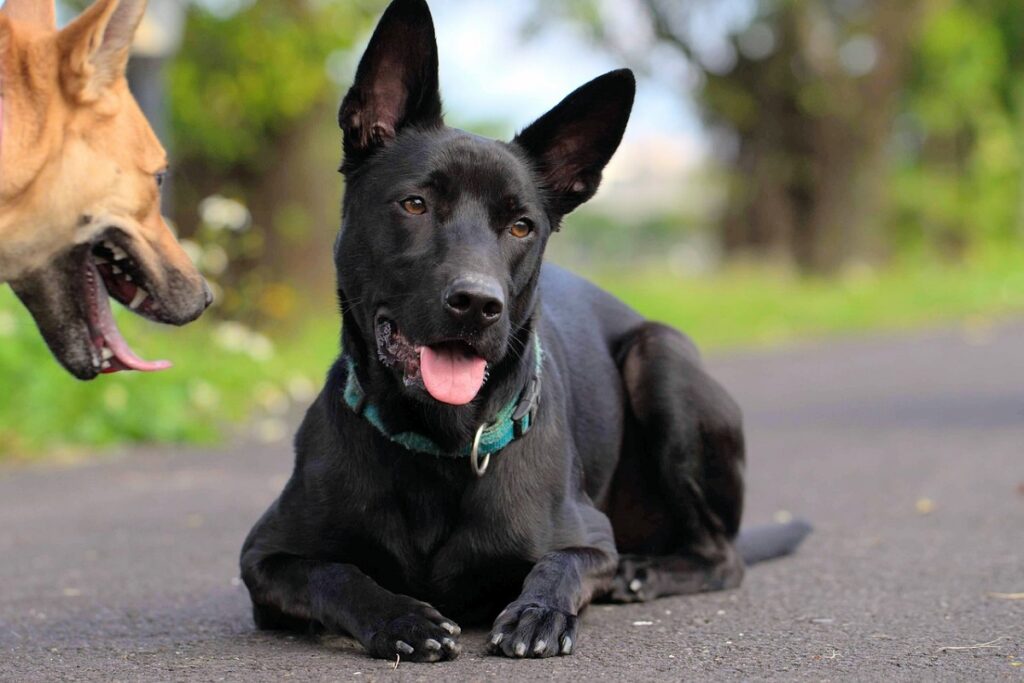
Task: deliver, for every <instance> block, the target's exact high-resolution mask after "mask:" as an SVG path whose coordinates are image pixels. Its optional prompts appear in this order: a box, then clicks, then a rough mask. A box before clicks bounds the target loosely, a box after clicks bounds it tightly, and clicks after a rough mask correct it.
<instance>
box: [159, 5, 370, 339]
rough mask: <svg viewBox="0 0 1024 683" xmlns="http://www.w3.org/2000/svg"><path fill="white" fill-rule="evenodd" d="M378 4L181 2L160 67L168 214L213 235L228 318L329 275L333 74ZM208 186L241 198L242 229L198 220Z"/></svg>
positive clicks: (293, 294) (266, 311) (257, 315)
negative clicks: (179, 30)
mask: <svg viewBox="0 0 1024 683" xmlns="http://www.w3.org/2000/svg"><path fill="white" fill-rule="evenodd" d="M383 4H384V0H355V1H354V0H259V1H258V2H252V1H241V2H213V1H212V0H202V2H195V3H193V5H192V7H191V8H190V10H189V15H188V19H187V23H186V27H185V40H184V44H183V45H182V49H181V51H180V53H179V54H178V56H177V58H176V59H175V60H174V62H173V63H172V65H171V68H170V77H169V82H170V98H171V127H172V139H173V141H174V157H175V158H174V160H173V162H172V163H173V168H174V175H175V179H176V186H175V188H176V195H175V203H176V207H175V208H176V210H175V216H176V217H177V218H178V220H179V223H180V225H181V229H182V233H183V234H184V235H186V236H195V235H197V234H199V236H200V238H201V239H200V241H201V242H208V241H215V242H217V248H216V250H215V251H214V258H213V259H212V261H213V265H214V266H215V267H214V268H213V270H219V271H222V272H220V273H211V274H213V275H216V276H218V278H217V279H219V280H220V283H221V285H222V288H223V290H224V292H223V295H222V296H221V297H220V302H221V307H222V311H224V312H225V313H227V314H229V315H231V316H234V317H239V316H241V317H245V318H248V319H250V320H257V321H258V320H260V319H262V320H264V321H266V320H267V319H268V318H269V319H270V320H275V319H280V318H283V317H286V316H287V315H288V314H289V313H291V312H292V311H293V309H294V308H295V307H296V306H297V305H300V304H301V303H302V302H301V300H300V299H301V297H299V296H298V294H297V292H299V291H302V289H303V288H304V287H306V288H308V287H309V286H310V285H312V284H314V283H316V282H322V281H323V280H325V279H326V278H329V277H330V276H331V275H332V273H333V271H332V270H331V263H330V259H324V258H322V256H323V251H324V245H327V244H330V243H331V239H332V236H333V234H334V232H335V231H336V230H337V227H338V211H339V209H338V207H339V198H340V186H341V181H340V179H339V177H338V176H337V175H336V173H335V170H336V169H337V166H338V163H339V162H340V149H341V147H340V136H339V134H338V133H337V125H336V123H335V121H336V113H335V112H336V107H337V104H338V101H339V98H340V89H341V85H340V83H339V82H340V81H342V80H344V79H345V78H346V77H347V76H348V71H349V70H352V71H354V69H353V68H351V65H350V61H349V55H348V51H349V50H351V48H352V47H353V43H354V42H355V41H357V40H359V39H360V38H361V37H363V36H364V35H365V34H366V31H367V29H368V28H369V26H370V21H371V19H372V18H373V17H374V16H375V15H376V14H377V13H378V12H379V10H380V8H381V7H382V6H383ZM212 195H227V196H228V197H230V198H232V199H234V200H237V201H240V202H241V203H242V204H243V205H245V206H246V207H247V208H248V210H249V213H250V215H251V221H249V222H248V223H247V226H246V227H247V229H244V230H235V231H222V230H218V227H219V226H217V225H210V223H209V221H204V217H203V216H202V214H201V211H200V207H201V206H204V204H203V200H204V199H206V198H208V197H210V196H212ZM208 205H209V204H207V206H208ZM213 233H217V234H213ZM224 256H227V259H225V258H224ZM225 263H227V268H226V270H225V269H224V264H225ZM286 281H287V284H285V282H286Z"/></svg>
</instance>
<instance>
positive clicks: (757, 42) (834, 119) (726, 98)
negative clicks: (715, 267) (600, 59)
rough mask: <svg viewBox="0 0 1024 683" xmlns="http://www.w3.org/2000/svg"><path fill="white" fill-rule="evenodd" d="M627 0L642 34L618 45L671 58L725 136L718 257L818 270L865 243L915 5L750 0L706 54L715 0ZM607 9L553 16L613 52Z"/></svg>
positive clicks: (643, 62)
mask: <svg viewBox="0 0 1024 683" xmlns="http://www.w3.org/2000/svg"><path fill="white" fill-rule="evenodd" d="M629 2H631V3H633V9H634V10H635V12H634V13H635V15H636V16H638V17H640V18H641V21H642V23H643V24H644V26H645V30H646V34H647V35H648V36H649V41H647V44H644V45H640V46H639V47H637V46H636V45H635V43H636V36H635V35H631V36H630V37H629V40H628V41H626V42H632V43H633V44H634V46H633V49H625V50H623V52H624V53H625V54H626V55H627V56H628V57H632V58H633V59H634V60H635V61H636V62H637V64H638V65H640V66H641V67H646V68H651V62H650V60H649V56H650V55H658V54H660V52H659V50H658V49H656V48H665V47H667V48H669V49H670V50H672V51H674V52H676V53H677V54H679V55H681V56H682V57H684V58H685V60H686V61H687V63H688V64H689V66H690V68H691V69H692V70H696V71H697V73H698V79H697V80H698V82H699V83H700V86H699V87H698V90H697V93H696V94H697V99H698V101H699V102H700V104H701V106H702V110H703V112H704V114H705V117H706V119H707V123H708V125H709V126H710V127H711V128H712V129H713V130H716V131H717V132H719V133H720V134H722V135H723V138H722V139H724V140H727V141H730V142H729V144H725V145H722V147H724V148H726V149H727V150H728V152H727V154H725V155H723V157H724V160H725V161H726V163H727V165H728V166H729V167H730V169H731V178H730V196H729V201H728V203H727V210H726V212H725V215H724V216H723V219H722V226H721V242H722V245H723V247H724V248H725V250H726V252H727V254H730V255H743V254H753V255H756V256H758V257H764V256H766V255H767V256H770V257H775V258H781V259H783V260H785V261H789V262H792V263H795V264H796V265H798V266H799V267H800V268H801V269H803V270H805V271H811V272H829V271H834V270H835V269H837V268H838V267H840V266H841V265H842V264H843V263H844V261H845V260H846V259H847V258H849V257H850V256H852V255H856V254H859V253H862V252H863V251H865V250H866V249H867V248H868V247H869V246H870V242H871V233H872V229H873V226H874V225H876V224H877V223H876V220H877V213H878V211H879V210H880V209H881V208H882V205H883V203H884V201H885V197H886V193H885V184H886V173H885V170H886V168H887V158H886V153H887V146H888V142H889V139H890V135H889V133H890V130H891V128H892V125H893V122H894V120H895V118H896V116H897V113H898V111H899V108H898V105H899V104H900V95H901V93H902V90H903V86H904V82H905V78H906V73H907V63H908V60H909V56H910V48H911V41H910V40H908V37H909V36H911V35H913V33H914V31H915V29H916V27H917V25H918V23H919V20H920V17H921V10H922V7H923V4H924V3H925V2H927V0H759V1H756V2H754V1H753V0H752V2H751V6H752V9H753V12H752V13H751V14H752V18H751V20H750V21H749V22H746V24H745V25H744V26H742V27H739V28H737V29H736V30H734V31H731V32H729V33H728V34H727V35H726V36H725V37H724V40H725V43H724V46H720V49H717V50H707V49H702V45H706V43H707V40H706V38H707V36H706V35H703V34H702V30H706V26H707V21H706V18H707V17H706V16H705V14H704V13H705V12H706V11H707V10H708V9H713V8H714V7H715V5H717V0H692V1H688V2H679V0H629ZM734 4H735V3H734ZM617 5H618V6H617V7H614V8H613V7H612V4H611V3H608V2H602V1H601V0H569V1H568V2H566V3H564V4H562V5H560V6H559V7H558V9H557V10H556V11H558V12H560V13H562V14H563V15H568V16H570V17H572V18H574V19H576V20H577V21H582V22H584V23H586V24H587V25H589V26H590V27H591V28H592V29H593V30H594V31H595V34H596V35H597V36H598V37H600V38H601V39H602V40H603V41H604V42H605V44H612V45H619V46H622V44H623V41H622V40H621V36H617V35H616V32H615V28H614V26H615V24H614V22H612V20H611V12H612V11H613V10H614V11H621V4H619V3H617ZM719 9H720V6H719ZM681 85H684V87H685V84H681Z"/></svg>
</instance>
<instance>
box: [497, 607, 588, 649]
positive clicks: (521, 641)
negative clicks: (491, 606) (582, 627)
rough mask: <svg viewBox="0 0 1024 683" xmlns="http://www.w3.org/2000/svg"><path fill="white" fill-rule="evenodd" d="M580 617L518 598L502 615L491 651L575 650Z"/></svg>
mask: <svg viewBox="0 0 1024 683" xmlns="http://www.w3.org/2000/svg"><path fill="white" fill-rule="evenodd" d="M577 628H578V620H577V617H576V615H575V614H568V613H566V612H563V611H561V610H558V609H555V608H553V607H545V606H543V605H538V604H535V603H519V602H514V603H512V604H511V605H509V606H508V608H507V609H506V610H505V611H504V612H502V613H501V614H499V615H498V618H497V619H496V620H495V621H494V627H493V628H492V629H491V634H490V636H488V649H489V650H490V652H491V654H495V655H505V656H506V657H553V656H555V655H569V654H572V650H573V648H574V647H575V646H576V632H577Z"/></svg>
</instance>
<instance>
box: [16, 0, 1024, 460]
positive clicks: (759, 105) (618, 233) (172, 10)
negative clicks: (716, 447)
mask: <svg viewBox="0 0 1024 683" xmlns="http://www.w3.org/2000/svg"><path fill="white" fill-rule="evenodd" d="M86 4H88V2H72V1H71V0H67V2H65V3H64V4H63V6H61V16H62V18H63V20H64V21H67V20H68V19H70V18H71V17H73V16H74V15H75V13H76V12H77V11H78V10H79V9H80V8H81V7H82V6H83V5H86ZM150 5H151V7H150V12H149V15H148V16H147V18H146V23H145V25H144V27H143V30H142V31H141V32H140V34H139V39H138V44H137V47H136V56H135V58H134V59H133V62H132V65H131V81H132V85H133V89H134V90H135V92H136V94H137V96H138V97H139V99H140V101H141V102H142V103H143V105H144V108H145V109H146V111H147V113H148V115H149V116H150V118H151V120H152V121H153V122H154V126H155V127H156V128H157V130H158V132H159V133H160V135H161V138H162V139H163V140H164V142H165V144H166V145H167V147H168V149H169V151H170V154H171V158H172V181H171V182H170V183H169V184H168V188H167V194H166V196H165V202H164V210H165V213H166V214H167V215H168V216H169V217H170V218H171V219H172V220H173V222H174V224H175V225H176V226H177V228H178V230H179V233H180V235H181V238H182V239H183V241H184V243H185V245H186V248H187V249H188V251H189V252H190V253H191V255H192V256H193V258H194V259H195V261H196V262H197V263H198V264H199V266H200V267H201V269H202V270H203V272H204V273H205V274H206V276H207V277H208V278H209V279H210V281H211V282H212V283H213V284H214V286H215V289H216V294H217V303H216V305H215V307H214V308H212V309H211V310H210V311H209V312H208V313H207V315H206V316H205V317H204V318H203V319H202V320H201V321H200V322H199V323H197V324H194V325H192V326H190V327H188V328H185V329H182V330H170V329H166V328H159V327H156V326H153V325H150V324H149V323H146V322H144V321H140V320H138V319H136V318H133V317H131V316H128V315H119V320H120V322H121V324H122V325H123V328H124V330H125V334H126V336H127V337H128V338H129V339H130V341H131V342H132V343H133V345H134V346H135V347H136V349H137V350H139V351H140V352H141V353H142V354H143V355H145V356H147V357H167V358H170V359H172V360H174V361H175V363H176V368H175V369H174V370H172V371H170V372H168V373H164V374H160V375H153V376H149V375H146V376H143V375H130V374H125V375H118V376H115V377H112V378H104V379H101V380H99V381H97V382H94V383H92V384H89V385H82V384H79V383H76V382H74V381H73V380H72V379H71V378H70V377H69V376H67V375H66V374H65V373H64V372H63V371H62V370H60V369H59V368H58V366H57V365H56V363H54V362H53V361H52V360H51V359H50V357H49V353H48V352H47V350H46V348H45V346H44V344H43V342H42V340H41V339H40V338H39V336H38V334H37V333H36V332H35V330H34V327H33V324H32V321H31V319H30V317H29V316H28V314H27V313H26V312H24V311H23V310H22V309H21V308H20V307H19V306H18V305H17V304H16V302H15V300H14V297H13V295H11V294H10V292H9V291H8V290H6V289H4V290H3V291H2V292H0V378H2V381H3V384H4V387H5V391H3V392H0V458H12V457H13V458H32V457H38V456H40V455H41V454H44V453H45V454H46V455H47V456H49V457H53V456H55V455H56V456H65V457H74V456H75V455H76V454H77V453H80V452H84V451H85V450H86V449H95V448H96V447H97V446H110V445H115V444H119V443H129V442H174V443H195V442H212V441H216V440H218V439H222V438H225V437H227V436H230V435H231V434H232V433H233V432H236V431H237V430H242V431H244V432H246V433H248V434H251V435H253V436H255V437H256V438H258V439H260V440H264V441H268V442H274V441H284V440H286V439H287V438H289V436H290V435H289V427H288V424H289V423H288V421H287V419H286V418H287V416H288V415H289V414H291V413H292V411H293V409H295V408H296V407H301V406H304V405H305V404H306V403H308V402H309V401H310V400H311V399H312V398H313V396H314V395H315V393H316V392H317V391H318V389H319V386H320V384H321V382H322V377H323V376H324V374H325V372H326V370H327V368H328V366H329V364H330V363H331V361H332V360H333V358H334V357H335V356H336V354H337V352H338V317H339V316H338V314H337V310H336V302H335V298H334V282H333V280H334V273H333V268H332V260H331V248H332V242H333V239H334V235H335V233H336V231H337V228H338V225H339V222H340V216H339V213H340V211H339V201H340V197H341V193H342V192H343V186H342V179H341V177H340V176H339V175H338V174H337V167H338V164H339V162H340V154H341V152H340V134H339V132H338V130H337V125H336V110H337V104H338V102H339V101H340V98H341V96H342V94H343V93H344V90H345V89H346V87H347V86H348V84H349V83H350V80H351V77H352V74H353V73H354V70H355V66H356V63H357V60H358V57H359V55H360V53H361V50H362V48H363V47H364V46H365V44H366V42H367V40H368V32H369V31H370V30H371V29H372V27H373V23H374V22H375V21H376V19H377V18H378V17H379V14H380V12H381V11H382V9H383V7H384V6H385V5H386V2H385V0H258V1H253V0H194V1H192V2H188V1H187V0H151V1H150ZM431 7H432V9H433V10H434V15H435V21H436V24H437V31H438V38H439V42H440V44H441V46H442V47H441V81H442V89H443V93H444V96H445V102H446V107H447V117H448V122H449V124H451V125H455V126H458V127H463V128H467V129H469V130H472V131H474V132H478V133H482V134H486V135H491V136H495V137H503V138H509V137H511V136H512V135H513V134H514V132H515V131H516V130H517V129H518V128H522V127H523V126H525V125H526V124H528V123H529V122H530V121H532V120H533V119H534V118H536V117H538V116H540V115H541V114H543V113H544V112H545V111H547V110H548V109H549V108H550V107H552V106H553V105H554V104H556V103H557V102H558V101H559V100H560V99H561V98H562V97H564V96H565V95H567V94H568V93H569V92H570V91H572V90H573V89H575V88H576V87H577V86H579V85H581V84H582V83H584V82H586V81H587V80H589V79H591V78H593V77H594V76H597V75H599V74H601V73H603V72H604V71H607V70H610V69H613V68H617V67H619V66H622V65H627V66H630V67H632V68H634V69H636V70H637V71H638V73H639V74H640V94H639V98H638V103H637V109H636V113H635V116H634V118H633V120H632V123H631V125H630V128H629V131H628V132H627V135H626V140H625V142H624V144H623V147H622V149H621V151H620V152H619V154H618V156H617V158H616V159H615V160H614V161H613V163H612V166H611V167H610V168H609V170H608V173H607V175H606V183H605V185H604V187H603V189H602V191H601V193H600V195H599V196H598V198H597V199H595V201H593V202H592V203H591V204H589V205H587V206H586V207H584V208H583V209H581V210H580V211H579V212H578V213H577V214H575V215H574V216H572V217H571V219H570V220H569V221H568V223H567V225H566V227H565V229H564V230H563V231H562V232H561V233H560V234H558V235H557V236H556V237H555V238H554V239H553V240H552V247H551V250H552V258H553V259H554V260H556V261H558V262H560V263H563V264H565V265H568V266H570V267H572V268H574V269H576V270H578V271H582V272H584V273H585V274H587V275H588V276H590V277H592V278H593V279H595V280H596V281H597V282H599V283H600V284H602V285H603V286H605V287H607V288H609V289H610V290H611V291H613V292H614V293H616V294H617V295H619V296H620V297H622V298H624V299H625V300H626V301H628V302H629V303H630V304H632V305H634V306H636V307H637V308H639V309H640V310H641V311H642V312H644V313H645V314H647V315H649V316H651V317H653V318H657V319H659V320H662V321H665V322H668V323H671V324H673V325H676V326H678V327H680V328H681V329H683V330H685V331H687V332H688V333H690V334H691V335H692V336H693V337H694V338H695V339H696V341H697V342H698V343H699V344H700V345H701V346H702V348H704V349H707V350H711V351H718V350H721V349H728V348H750V347H756V346H765V345H780V344H788V343H795V342H798V341H802V340H808V339H810V340H814V339H821V338H830V337H833V336H838V335H849V334H856V333H863V332H869V331H876V330H891V329H906V328H913V327H920V326H929V325H940V324H944V325H949V324H956V325H962V326H963V329H964V331H965V333H966V334H967V335H968V336H969V337H973V338H978V339H983V338H984V337H985V335H986V334H987V330H988V329H989V328H990V327H991V325H992V324H993V322H994V321H996V320H998V319H1000V318H1004V317H1008V316H1013V315H1019V314H1021V313H1024V249H1021V244H1022V241H1024V51H1021V50H1020V46H1021V45H1024V4H1022V3H1021V2H1020V1H1019V0H564V1H560V2H544V1H543V0H432V2H431Z"/></svg>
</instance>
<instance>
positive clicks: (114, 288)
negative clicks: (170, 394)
mask: <svg viewBox="0 0 1024 683" xmlns="http://www.w3.org/2000/svg"><path fill="white" fill-rule="evenodd" d="M84 278H85V303H86V312H87V322H88V325H89V332H90V336H91V338H92V343H93V346H94V347H95V350H96V352H97V353H96V354H95V355H94V358H95V359H96V360H94V363H98V368H97V369H98V370H99V371H100V372H102V373H112V372H120V371H123V370H137V371H140V372H156V371H158V370H166V369H167V368H169V367H171V363H170V362H168V361H145V360H143V359H141V358H139V357H138V356H137V355H136V354H135V352H134V351H132V349H131V347H130V346H129V345H128V343H127V342H126V341H125V340H124V337H123V336H121V331H120V330H119V329H118V328H117V323H116V322H115V321H114V315H113V311H111V309H110V298H111V297H112V298H114V299H116V300H117V301H119V302H120V303H122V304H124V305H125V306H126V307H127V308H129V309H130V310H131V311H133V312H135V313H137V314H139V315H142V316H144V317H147V318H156V317H157V316H158V315H159V310H160V309H159V304H158V303H157V301H156V300H155V299H154V298H153V296H152V295H151V293H150V291H149V289H148V288H147V285H148V278H147V277H146V275H145V272H144V271H143V269H142V268H141V267H140V266H139V264H138V262H137V261H136V260H135V259H134V258H132V256H131V253H130V252H129V251H128V249H127V248H125V247H123V246H121V245H119V244H118V243H117V241H115V238H113V237H109V238H106V239H103V240H102V241H100V242H98V243H97V244H95V245H94V246H93V247H92V250H91V251H90V252H89V253H88V255H87V256H86V259H85V273H84Z"/></svg>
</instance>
